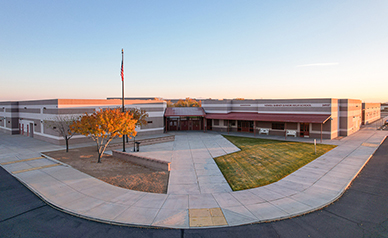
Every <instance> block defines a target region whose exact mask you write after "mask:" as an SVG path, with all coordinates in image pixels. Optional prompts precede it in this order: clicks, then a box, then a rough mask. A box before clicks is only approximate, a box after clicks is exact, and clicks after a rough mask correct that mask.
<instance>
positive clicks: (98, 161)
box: [97, 152, 101, 163]
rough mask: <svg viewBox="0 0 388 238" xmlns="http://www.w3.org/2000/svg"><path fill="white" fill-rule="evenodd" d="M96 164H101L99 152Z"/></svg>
mask: <svg viewBox="0 0 388 238" xmlns="http://www.w3.org/2000/svg"><path fill="white" fill-rule="evenodd" d="M97 163H101V154H100V152H98V160H97Z"/></svg>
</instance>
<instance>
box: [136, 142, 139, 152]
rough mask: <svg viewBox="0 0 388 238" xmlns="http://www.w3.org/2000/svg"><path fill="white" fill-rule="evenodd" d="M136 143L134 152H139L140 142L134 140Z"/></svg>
mask: <svg viewBox="0 0 388 238" xmlns="http://www.w3.org/2000/svg"><path fill="white" fill-rule="evenodd" d="M135 144H136V152H139V149H140V142H137V141H136V142H135Z"/></svg>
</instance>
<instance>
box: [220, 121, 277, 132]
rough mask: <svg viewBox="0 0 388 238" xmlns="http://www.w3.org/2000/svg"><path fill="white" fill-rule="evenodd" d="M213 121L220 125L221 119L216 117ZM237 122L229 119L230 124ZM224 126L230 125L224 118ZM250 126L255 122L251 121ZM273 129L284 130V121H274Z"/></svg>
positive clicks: (233, 124)
mask: <svg viewBox="0 0 388 238" xmlns="http://www.w3.org/2000/svg"><path fill="white" fill-rule="evenodd" d="M213 123H214V125H215V126H219V125H220V120H219V119H214V120H213ZM235 125H236V122H235V121H229V126H235ZM224 126H228V121H227V120H224ZM250 127H253V123H250ZM271 128H272V129H273V130H284V123H279V122H273V123H272V127H271Z"/></svg>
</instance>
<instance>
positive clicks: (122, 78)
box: [121, 49, 126, 152]
mask: <svg viewBox="0 0 388 238" xmlns="http://www.w3.org/2000/svg"><path fill="white" fill-rule="evenodd" d="M121 88H122V112H123V113H124V112H125V107H124V49H121ZM125 136H126V135H123V152H125Z"/></svg>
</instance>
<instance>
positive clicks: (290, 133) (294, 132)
mask: <svg viewBox="0 0 388 238" xmlns="http://www.w3.org/2000/svg"><path fill="white" fill-rule="evenodd" d="M296 133H297V131H295V130H287V131H286V136H294V137H296Z"/></svg>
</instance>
